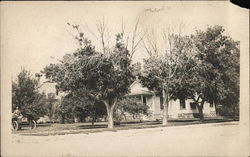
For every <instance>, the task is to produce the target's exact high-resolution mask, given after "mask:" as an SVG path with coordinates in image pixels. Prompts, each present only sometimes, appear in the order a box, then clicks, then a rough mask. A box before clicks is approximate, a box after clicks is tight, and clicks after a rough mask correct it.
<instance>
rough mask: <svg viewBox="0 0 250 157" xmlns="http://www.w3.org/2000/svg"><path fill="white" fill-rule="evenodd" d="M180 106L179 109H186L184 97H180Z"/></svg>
mask: <svg viewBox="0 0 250 157" xmlns="http://www.w3.org/2000/svg"><path fill="white" fill-rule="evenodd" d="M180 107H181V109H186V101H185V99H180Z"/></svg>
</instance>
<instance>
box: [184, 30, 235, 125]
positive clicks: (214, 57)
mask: <svg viewBox="0 0 250 157" xmlns="http://www.w3.org/2000/svg"><path fill="white" fill-rule="evenodd" d="M223 32H224V29H223V27H222V26H214V27H208V28H207V30H206V31H201V30H198V31H197V32H196V34H195V35H193V36H192V38H193V41H194V44H195V46H196V48H197V49H196V50H197V54H196V56H195V57H196V58H197V62H196V64H194V65H193V66H192V67H191V68H192V72H191V74H192V75H191V76H192V80H193V81H191V82H189V85H188V86H189V88H190V89H191V90H192V93H193V96H192V98H193V100H194V101H195V102H196V106H197V108H198V110H199V114H200V119H201V121H203V120H204V116H203V106H204V103H205V101H207V102H209V103H214V104H224V105H233V104H234V105H237V104H238V102H239V43H238V42H235V41H233V40H232V39H231V37H229V36H226V35H224V34H223Z"/></svg>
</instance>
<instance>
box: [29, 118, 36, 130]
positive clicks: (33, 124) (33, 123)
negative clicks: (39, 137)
mask: <svg viewBox="0 0 250 157" xmlns="http://www.w3.org/2000/svg"><path fill="white" fill-rule="evenodd" d="M30 125H31V129H34V128H36V121H34V120H32V121H31V122H30Z"/></svg>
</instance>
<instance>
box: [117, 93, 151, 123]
mask: <svg viewBox="0 0 250 157" xmlns="http://www.w3.org/2000/svg"><path fill="white" fill-rule="evenodd" d="M117 109H118V110H119V111H120V112H121V114H122V115H123V116H124V119H125V120H126V113H129V114H131V115H132V116H133V118H134V119H135V117H136V116H138V115H140V114H144V115H148V114H149V112H148V109H149V107H148V106H147V105H145V104H142V103H141V102H138V100H137V99H135V98H123V99H121V100H120V101H118V105H117Z"/></svg>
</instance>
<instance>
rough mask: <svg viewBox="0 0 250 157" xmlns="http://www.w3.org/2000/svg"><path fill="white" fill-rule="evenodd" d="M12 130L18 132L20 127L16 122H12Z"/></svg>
mask: <svg viewBox="0 0 250 157" xmlns="http://www.w3.org/2000/svg"><path fill="white" fill-rule="evenodd" d="M12 128H13V130H18V129H19V128H20V126H19V124H18V122H17V121H16V120H15V121H12Z"/></svg>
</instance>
